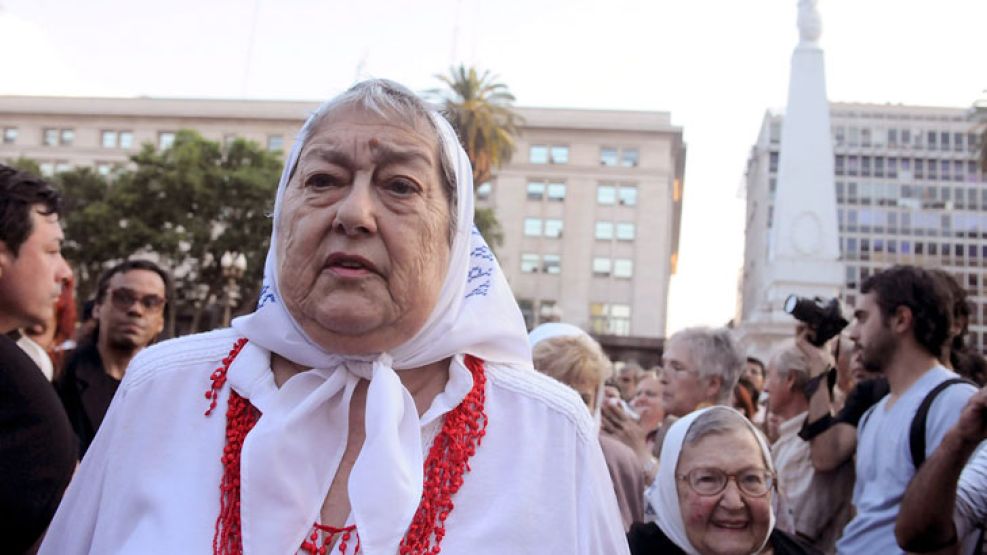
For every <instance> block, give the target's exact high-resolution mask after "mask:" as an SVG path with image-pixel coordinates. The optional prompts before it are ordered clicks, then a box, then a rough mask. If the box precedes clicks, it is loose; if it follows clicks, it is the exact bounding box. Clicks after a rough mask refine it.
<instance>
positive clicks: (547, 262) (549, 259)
mask: <svg viewBox="0 0 987 555" xmlns="http://www.w3.org/2000/svg"><path fill="white" fill-rule="evenodd" d="M541 258H542V263H543V271H544V272H545V273H546V274H554V275H557V274H561V273H562V258H561V257H560V256H559V255H557V254H546V255H544V256H542V257H541Z"/></svg>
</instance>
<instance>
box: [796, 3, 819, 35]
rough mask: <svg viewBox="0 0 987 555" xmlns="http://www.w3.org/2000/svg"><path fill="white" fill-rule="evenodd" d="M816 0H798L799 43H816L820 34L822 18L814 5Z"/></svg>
mask: <svg viewBox="0 0 987 555" xmlns="http://www.w3.org/2000/svg"><path fill="white" fill-rule="evenodd" d="M817 3H818V0H799V16H798V25H799V43H800V44H818V43H819V37H820V35H822V18H821V17H820V16H819V9H818V8H817V7H816V4H817Z"/></svg>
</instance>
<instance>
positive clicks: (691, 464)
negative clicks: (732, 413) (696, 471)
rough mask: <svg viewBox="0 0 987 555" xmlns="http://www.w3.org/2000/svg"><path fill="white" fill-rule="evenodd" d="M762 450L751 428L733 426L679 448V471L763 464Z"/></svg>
mask: <svg viewBox="0 0 987 555" xmlns="http://www.w3.org/2000/svg"><path fill="white" fill-rule="evenodd" d="M763 459H764V457H763V453H761V447H760V445H758V442H757V439H756V438H755V437H754V433H753V432H752V431H751V430H749V429H748V430H744V429H736V430H729V431H724V432H716V433H711V434H709V435H707V436H704V437H702V438H700V439H699V441H696V442H695V443H691V444H690V443H687V444H685V445H684V446H683V447H682V453H681V455H680V456H679V470H680V471H685V472H688V471H689V470H691V469H692V468H696V467H711V468H721V469H725V470H731V469H740V468H746V467H749V466H752V465H759V464H762V463H763Z"/></svg>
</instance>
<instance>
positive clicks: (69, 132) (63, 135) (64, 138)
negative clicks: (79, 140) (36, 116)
mask: <svg viewBox="0 0 987 555" xmlns="http://www.w3.org/2000/svg"><path fill="white" fill-rule="evenodd" d="M58 142H59V144H61V145H62V146H72V143H74V142H75V129H62V130H61V132H60V133H59V134H58Z"/></svg>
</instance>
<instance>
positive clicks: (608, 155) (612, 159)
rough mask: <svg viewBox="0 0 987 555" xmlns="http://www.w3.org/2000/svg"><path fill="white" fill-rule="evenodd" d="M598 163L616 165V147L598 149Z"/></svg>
mask: <svg viewBox="0 0 987 555" xmlns="http://www.w3.org/2000/svg"><path fill="white" fill-rule="evenodd" d="M600 165H601V166H616V165H617V149H616V148H610V147H606V146H605V147H602V148H601V149H600Z"/></svg>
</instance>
